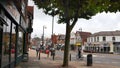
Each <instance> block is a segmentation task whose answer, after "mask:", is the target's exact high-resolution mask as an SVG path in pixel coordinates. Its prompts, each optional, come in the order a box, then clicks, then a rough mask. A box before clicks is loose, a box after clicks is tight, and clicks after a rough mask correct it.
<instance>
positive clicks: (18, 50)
mask: <svg viewBox="0 0 120 68" xmlns="http://www.w3.org/2000/svg"><path fill="white" fill-rule="evenodd" d="M22 20H23V19H22V16H21V15H20V13H19V12H18V11H17V8H16V7H15V5H14V4H13V2H12V1H11V0H10V1H3V2H2V1H1V2H0V68H14V67H15V65H16V64H18V63H19V62H21V61H22V56H23V51H24V50H23V48H24V46H25V42H24V41H25V38H24V37H25V36H24V35H25V28H24V27H23V26H22V24H23V23H25V22H24V20H23V21H22ZM23 25H24V26H25V24H23Z"/></svg>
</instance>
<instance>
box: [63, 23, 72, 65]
mask: <svg viewBox="0 0 120 68" xmlns="http://www.w3.org/2000/svg"><path fill="white" fill-rule="evenodd" d="M70 32H71V30H70V23H69V21H68V22H67V23H66V36H65V48H64V60H63V67H67V66H68V64H69V60H68V59H69V58H68V57H69V46H70V45H69V42H70Z"/></svg>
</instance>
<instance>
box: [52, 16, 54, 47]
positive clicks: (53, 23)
mask: <svg viewBox="0 0 120 68" xmlns="http://www.w3.org/2000/svg"><path fill="white" fill-rule="evenodd" d="M53 29H54V15H53V16H52V48H54V43H53Z"/></svg>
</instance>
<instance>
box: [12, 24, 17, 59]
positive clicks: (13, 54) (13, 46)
mask: <svg viewBox="0 0 120 68" xmlns="http://www.w3.org/2000/svg"><path fill="white" fill-rule="evenodd" d="M15 30H16V26H15V24H12V34H11V37H12V38H11V61H14V60H15V46H16V45H15V44H16V31H15Z"/></svg>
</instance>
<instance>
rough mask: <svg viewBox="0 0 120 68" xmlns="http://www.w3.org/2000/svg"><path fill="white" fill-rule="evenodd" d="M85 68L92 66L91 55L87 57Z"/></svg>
mask: <svg viewBox="0 0 120 68" xmlns="http://www.w3.org/2000/svg"><path fill="white" fill-rule="evenodd" d="M87 66H92V54H88V55H87Z"/></svg>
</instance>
